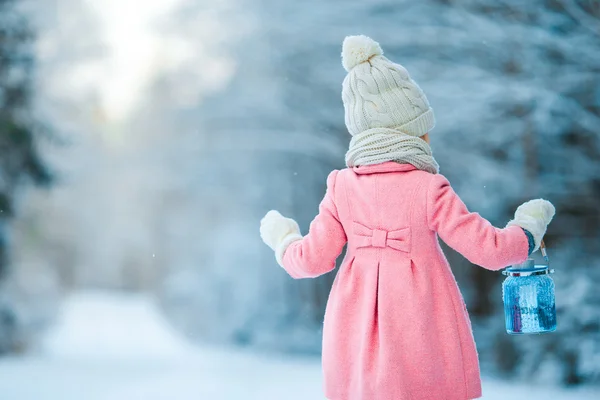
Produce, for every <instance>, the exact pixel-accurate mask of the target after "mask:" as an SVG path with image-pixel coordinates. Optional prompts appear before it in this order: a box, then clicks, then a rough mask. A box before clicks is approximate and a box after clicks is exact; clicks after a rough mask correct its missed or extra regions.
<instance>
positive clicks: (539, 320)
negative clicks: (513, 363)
mask: <svg viewBox="0 0 600 400" xmlns="http://www.w3.org/2000/svg"><path fill="white" fill-rule="evenodd" d="M542 254H543V255H544V258H545V259H546V261H548V257H547V256H546V253H545V249H542ZM553 272H554V270H552V269H550V268H549V265H548V264H546V265H536V264H535V261H534V260H533V259H528V260H527V261H525V262H524V263H523V264H519V265H514V266H512V267H510V268H507V269H505V270H504V271H502V273H503V274H504V275H506V276H507V277H506V279H505V280H504V283H503V284H502V297H503V300H504V316H505V320H506V331H507V332H508V333H509V334H511V335H519V334H531V333H546V332H553V331H555V330H556V308H555V301H554V281H553V280H552V278H551V277H550V274H552V273H553Z"/></svg>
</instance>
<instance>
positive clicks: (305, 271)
mask: <svg viewBox="0 0 600 400" xmlns="http://www.w3.org/2000/svg"><path fill="white" fill-rule="evenodd" d="M438 235H439V236H440V237H441V238H442V239H443V240H444V241H445V242H446V243H447V244H448V245H450V246H451V247H453V248H454V249H456V250H457V251H459V252H460V253H461V254H463V255H464V256H465V257H466V258H467V259H469V260H470V261H471V262H473V263H474V264H477V265H480V266H482V267H484V268H488V269H492V270H498V269H501V268H503V267H506V266H508V265H511V264H517V263H521V262H524V261H525V260H526V259H527V257H528V250H529V245H528V241H527V236H526V235H525V233H524V232H523V230H522V229H521V228H519V227H517V226H512V227H509V228H506V229H498V228H494V227H493V226H492V225H491V224H490V223H489V222H488V221H487V220H485V219H484V218H482V217H481V216H479V214H476V213H470V212H469V211H468V210H467V208H466V207H465V205H464V203H463V202H462V201H461V200H460V198H459V197H458V196H457V195H456V193H455V192H454V191H453V190H452V187H451V186H450V184H449V183H448V181H447V180H446V178H444V177H443V176H442V175H433V174H429V173H427V172H424V171H420V170H417V169H416V168H415V167H413V166H412V165H409V164H398V163H393V162H388V163H383V164H378V165H372V166H364V167H356V168H354V169H344V170H341V171H333V172H332V173H331V174H330V175H329V178H328V179H327V193H326V194H325V198H324V199H323V201H322V203H321V205H320V208H319V215H318V216H317V217H316V218H315V219H314V221H313V222H312V223H311V225H310V231H309V233H308V234H307V235H306V236H305V237H304V238H303V239H302V240H298V241H296V242H293V243H292V244H291V245H290V246H289V247H288V248H287V250H286V251H285V253H284V255H283V259H282V264H283V266H284V268H285V269H286V271H287V272H288V273H289V274H290V275H291V276H292V277H294V278H310V277H316V276H319V275H321V274H324V273H326V272H329V271H331V270H332V269H334V268H335V260H336V258H337V257H338V256H339V255H340V253H341V252H342V248H343V247H344V245H345V244H346V242H347V243H348V248H347V252H346V257H345V259H344V261H343V263H342V265H341V267H340V269H339V272H338V273H337V276H336V278H335V282H334V284H333V288H332V290H331V294H330V295H329V301H328V304H327V310H326V313H325V325H324V328H323V373H324V389H325V395H326V396H327V398H328V399H330V400H467V399H475V398H478V397H480V396H481V382H480V377H479V363H478V360H477V351H476V349H475V342H474V341H473V334H472V331H471V323H470V321H469V316H468V314H467V310H466V308H465V303H464V301H463V298H462V296H461V294H460V292H459V290H458V286H457V284H456V280H455V278H454V275H453V274H452V272H451V270H450V266H449V265H448V262H447V261H446V258H445V257H444V254H443V253H442V250H441V248H440V245H439V243H438Z"/></svg>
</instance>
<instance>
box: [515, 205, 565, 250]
mask: <svg viewBox="0 0 600 400" xmlns="http://www.w3.org/2000/svg"><path fill="white" fill-rule="evenodd" d="M555 212H556V211H555V209H554V206H553V205H552V203H550V202H549V201H547V200H544V199H536V200H530V201H528V202H526V203H523V204H521V205H520V206H519V207H518V208H517V211H515V218H514V219H513V220H512V221H510V222H509V223H508V226H511V225H517V226H520V227H521V228H523V229H526V230H528V231H529V232H530V233H531V234H532V235H533V240H534V241H535V248H534V250H533V251H534V252H535V251H537V250H538V249H539V247H540V242H541V241H542V239H543V238H544V235H545V234H546V228H547V227H548V224H550V221H552V218H553V217H554V214H555Z"/></svg>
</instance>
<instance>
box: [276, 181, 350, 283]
mask: <svg viewBox="0 0 600 400" xmlns="http://www.w3.org/2000/svg"><path fill="white" fill-rule="evenodd" d="M337 173H338V171H333V172H332V173H330V174H329V177H328V178H327V192H326V193H325V197H324V198H323V200H322V201H321V204H320V206H319V214H318V215H317V216H316V217H315V219H314V220H313V221H312V222H311V224H310V228H309V232H308V234H307V235H306V236H304V237H303V238H302V239H300V240H297V241H294V242H292V243H291V244H290V245H289V246H288V248H287V249H286V250H285V253H284V254H283V258H282V266H283V268H284V269H285V270H286V271H287V272H288V274H290V276H291V277H292V278H295V279H299V278H314V277H317V276H319V275H323V274H325V273H327V272H329V271H331V270H332V269H334V268H335V260H336V259H337V258H338V256H339V255H340V254H341V252H342V249H343V247H344V245H345V244H346V241H347V238H346V233H345V232H344V228H343V227H342V224H341V223H340V218H339V216H338V212H337V207H336V205H335V194H334V193H335V181H336V177H337Z"/></svg>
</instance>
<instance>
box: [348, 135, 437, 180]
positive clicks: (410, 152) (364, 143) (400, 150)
mask: <svg viewBox="0 0 600 400" xmlns="http://www.w3.org/2000/svg"><path fill="white" fill-rule="evenodd" d="M387 161H395V162H398V163H401V164H412V165H414V166H415V167H417V168H418V169H421V170H423V171H427V172H431V173H432V174H437V173H438V172H439V170H440V166H439V165H438V163H437V162H436V161H435V159H434V158H433V155H432V152H431V147H430V146H429V145H428V144H427V142H426V141H424V140H423V139H421V138H418V137H415V136H410V135H407V134H405V133H403V132H400V131H398V130H395V129H390V128H373V129H368V130H366V131H364V132H361V133H359V134H357V135H354V136H353V137H352V140H351V141H350V149H349V150H348V152H347V153H346V165H347V166H348V167H350V168H352V167H357V166H359V165H372V164H380V163H383V162H387Z"/></svg>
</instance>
